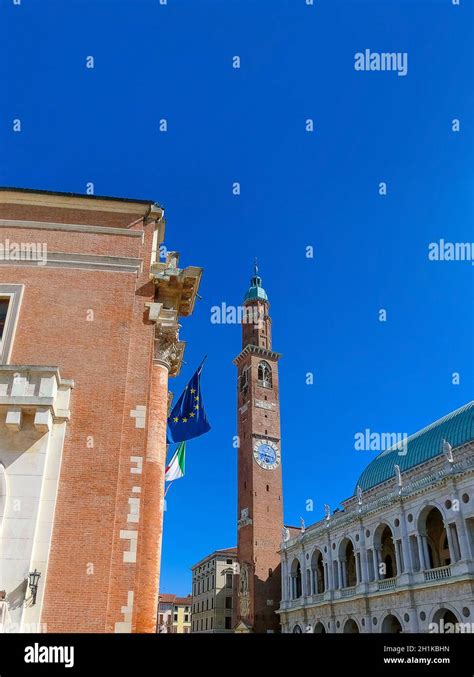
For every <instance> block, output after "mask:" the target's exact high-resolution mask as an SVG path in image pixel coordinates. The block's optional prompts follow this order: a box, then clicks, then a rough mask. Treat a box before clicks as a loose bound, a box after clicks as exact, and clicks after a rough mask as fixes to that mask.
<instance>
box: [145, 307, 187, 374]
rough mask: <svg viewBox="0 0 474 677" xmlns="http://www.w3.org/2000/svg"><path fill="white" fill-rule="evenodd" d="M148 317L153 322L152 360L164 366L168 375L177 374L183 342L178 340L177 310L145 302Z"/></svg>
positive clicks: (181, 357) (181, 356) (182, 351)
mask: <svg viewBox="0 0 474 677" xmlns="http://www.w3.org/2000/svg"><path fill="white" fill-rule="evenodd" d="M146 305H147V307H148V309H149V313H148V318H149V320H150V321H151V322H153V323H154V324H155V336H154V350H153V362H154V364H160V365H161V366H163V367H165V368H166V369H167V370H168V372H169V375H170V376H177V375H178V374H179V371H180V369H181V363H182V361H183V354H184V347H185V345H186V344H185V342H184V341H180V340H179V330H180V328H181V325H180V324H179V323H178V312H177V310H175V309H173V308H164V307H163V304H162V303H147V304H146Z"/></svg>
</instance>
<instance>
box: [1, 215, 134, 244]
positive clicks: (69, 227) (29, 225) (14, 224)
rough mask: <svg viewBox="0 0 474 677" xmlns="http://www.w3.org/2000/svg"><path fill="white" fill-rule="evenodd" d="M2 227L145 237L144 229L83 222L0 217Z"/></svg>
mask: <svg viewBox="0 0 474 677" xmlns="http://www.w3.org/2000/svg"><path fill="white" fill-rule="evenodd" d="M0 228H24V229H26V230H54V231H66V232H73V233H90V234H93V235H120V236H123V237H135V238H141V239H143V234H144V231H143V230H131V229H129V228H108V227H107V226H91V225H85V224H81V223H49V222H46V221H24V220H18V219H15V220H13V219H0Z"/></svg>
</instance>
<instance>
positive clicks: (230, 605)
mask: <svg viewBox="0 0 474 677" xmlns="http://www.w3.org/2000/svg"><path fill="white" fill-rule="evenodd" d="M236 563H237V548H227V549H225V550H216V551H215V552H213V553H212V554H211V555H208V556H207V557H205V558H204V559H202V560H201V561H200V562H198V563H197V564H195V565H194V566H193V567H192V572H193V598H192V599H193V606H192V626H191V627H192V630H191V631H192V632H208V633H211V632H212V633H218V632H232V629H233V625H234V572H235V567H236Z"/></svg>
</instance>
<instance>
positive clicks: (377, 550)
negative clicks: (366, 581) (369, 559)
mask: <svg viewBox="0 0 474 677" xmlns="http://www.w3.org/2000/svg"><path fill="white" fill-rule="evenodd" d="M372 553H373V558H374V573H375V580H376V581H379V580H380V579H381V575H380V563H381V561H382V551H381V547H380V545H374V548H373V550H372Z"/></svg>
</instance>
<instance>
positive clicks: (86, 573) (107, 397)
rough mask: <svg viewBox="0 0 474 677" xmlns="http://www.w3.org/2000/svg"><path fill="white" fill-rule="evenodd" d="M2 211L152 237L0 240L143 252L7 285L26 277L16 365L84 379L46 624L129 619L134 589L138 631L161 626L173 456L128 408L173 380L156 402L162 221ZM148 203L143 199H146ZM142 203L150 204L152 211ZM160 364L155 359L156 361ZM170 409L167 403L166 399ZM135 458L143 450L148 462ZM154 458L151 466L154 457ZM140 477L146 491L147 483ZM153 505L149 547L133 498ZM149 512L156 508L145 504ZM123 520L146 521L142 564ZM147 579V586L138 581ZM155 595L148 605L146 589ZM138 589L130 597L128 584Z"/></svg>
mask: <svg viewBox="0 0 474 677" xmlns="http://www.w3.org/2000/svg"><path fill="white" fill-rule="evenodd" d="M1 197H2V196H1V194H0V218H2V219H19V220H28V221H35V220H42V221H47V222H50V223H53V222H54V223H75V224H91V225H101V226H104V225H105V226H110V227H114V228H125V227H127V226H128V225H129V224H131V223H133V222H136V221H137V220H138V221H137V223H136V224H135V225H133V226H132V228H135V229H138V230H143V231H144V233H145V236H144V241H143V242H142V238H131V237H120V236H115V235H97V234H89V233H75V232H72V233H66V232H53V231H43V230H37V229H31V230H29V229H16V228H11V229H8V228H1V229H0V230H1V236H0V237H1V239H2V240H3V241H4V240H5V239H7V238H8V239H10V241H12V242H18V241H26V242H47V244H48V249H49V251H63V252H71V253H86V254H94V255H117V256H132V257H137V258H141V259H142V261H143V270H142V272H141V274H140V275H139V276H138V277H136V276H135V274H133V273H119V272H99V271H91V270H78V269H55V268H38V267H28V268H25V267H21V266H18V267H15V266H14V265H11V266H2V267H1V268H0V282H1V283H2V284H12V283H14V284H24V285H25V291H24V297H23V301H22V304H21V309H20V314H19V319H18V325H17V331H16V335H15V339H14V343H13V351H12V356H11V359H10V363H11V364H18V365H24V364H36V365H55V366H58V367H59V370H60V373H61V377H62V378H65V379H73V380H74V384H75V387H74V390H73V393H72V401H71V420H70V422H69V423H68V426H67V433H66V439H65V443H64V450H63V458H62V466H61V474H60V481H59V489H58V497H57V504H56V511H55V520H54V529H53V536H52V544H51V551H50V556H49V565H48V572H47V577H46V590H45V598H44V605H43V613H42V619H41V621H42V623H46V624H47V628H48V632H104V631H106V632H113V631H114V628H115V624H116V623H117V622H121V621H123V620H124V614H123V612H122V607H124V606H127V600H130V599H134V600H135V602H134V609H133V614H132V621H131V629H132V630H135V629H138V630H143V631H148V632H154V630H155V625H154V624H155V622H156V618H155V614H156V606H155V608H154V609H151V606H152V605H153V604H154V599H155V597H156V595H157V593H158V590H157V584H158V575H159V570H158V563H157V561H156V553H157V552H159V549H160V542H161V524H162V521H161V519H160V518H159V517H160V511H161V510H162V504H161V500H162V483H163V472H162V465H163V464H164V454H165V452H166V449H163V448H161V449H158V450H157V452H156V454H157V460H156V462H155V463H152V464H150V463H146V462H145V456H146V441H147V435H148V425H149V417H148V415H147V417H146V423H145V427H144V428H137V427H136V419H135V418H134V417H132V416H130V412H131V411H132V410H135V409H136V407H137V406H138V405H144V406H146V407H147V412H148V411H149V406H150V404H151V405H152V406H156V405H157V403H158V408H159V407H160V406H161V404H160V403H161V402H163V403H164V405H163V406H164V407H166V402H167V383H166V382H165V383H164V384H163V383H162V382H161V380H160V381H158V383H156V384H155V385H154V390H153V393H152V394H153V402H152V403H150V401H149V396H150V385H151V384H150V379H151V374H152V357H153V353H152V351H153V331H154V325H153V324H152V323H150V322H149V321H148V319H147V317H148V315H147V311H146V308H145V303H146V302H148V301H153V299H154V295H155V288H154V284H153V283H152V282H150V279H149V263H150V258H151V251H152V238H153V229H154V224H153V223H149V224H145V223H144V221H143V218H142V219H140V212H139V211H137V213H134V212H133V207H131V211H130V213H126V214H124V213H107V212H97V211H95V210H88V209H84V210H79V209H63V208H61V209H59V208H52V207H43V206H38V207H34V206H31V205H29V206H26V205H16V204H1ZM137 210H138V207H137ZM143 211H144V210H143V209H142V210H141V213H142V214H143ZM153 369H156V367H154V368H153ZM165 411H166V409H165ZM131 456H136V457H142V458H143V468H144V469H143V472H142V473H141V474H139V473H132V472H131V469H132V468H133V467H136V464H135V463H132V462H131V461H130V457H131ZM149 465H153V466H154V467H153V468H152V470H150V469H149V468H148V467H147V466H149ZM137 487H138V488H140V492H137ZM131 497H132V498H139V499H140V501H141V503H142V504H141V505H140V508H141V512H140V513H139V514H140V518H139V520H141V516H142V515H143V500H145V501H147V502H148V504H151V506H152V510H153V511H154V514H155V515H156V517H157V520H156V524H155V525H154V527H153V531H152V533H151V534H150V538H151V539H152V541H153V542H154V547H153V543H152V545H150V544H148V546H147V548H148V549H147V550H144V549H143V548H142V545H141V541H140V539H141V538H142V536H143V533H142V526H141V524H140V521H138V523H129V522H128V521H127V519H128V515H129V514H130V503H129V500H128V499H129V498H131ZM145 514H146V513H145ZM123 530H129V531H130V530H132V531H138V533H139V539H138V553H137V558H136V562H124V551H125V550H127V549H128V548H129V541H126V540H124V539H123V538H120V532H121V531H123ZM140 586H141V587H140ZM153 586H155V593H154V596H152V598H151V599H150V601H149V603H148V605H145V607H144V606H143V603H139V604H138V608H140V610H141V611H140V614H141V615H140V620H139V623H138V624H137V612H136V610H137V599H138V600H139V599H140V591H148V592H149V591H150V590H151V589H152V588H153ZM130 591H135V594H134V595H132V596H130V595H129V592H130Z"/></svg>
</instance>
